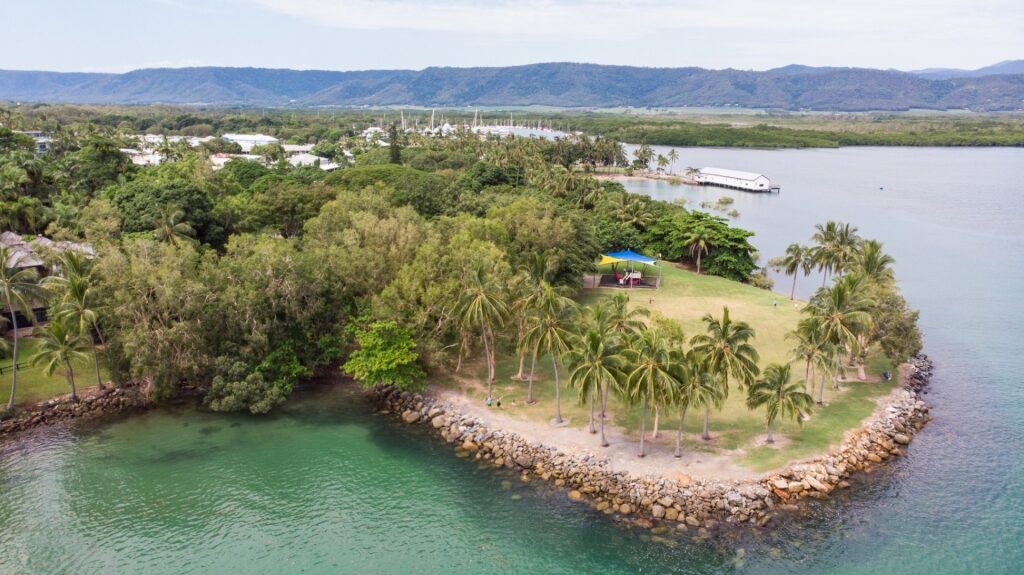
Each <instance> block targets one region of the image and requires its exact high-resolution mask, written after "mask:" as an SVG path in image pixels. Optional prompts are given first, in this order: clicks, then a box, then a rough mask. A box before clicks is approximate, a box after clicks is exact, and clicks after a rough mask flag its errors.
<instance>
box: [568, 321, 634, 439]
mask: <svg viewBox="0 0 1024 575" xmlns="http://www.w3.org/2000/svg"><path fill="white" fill-rule="evenodd" d="M575 343H576V345H575V346H574V347H573V348H572V349H570V350H569V352H568V353H567V354H566V358H567V359H568V363H569V369H570V372H569V381H570V385H572V386H573V387H574V388H576V389H577V390H578V391H579V393H580V403H581V404H582V403H583V402H584V401H586V400H587V399H589V401H590V432H591V433H596V430H595V429H594V395H595V394H597V395H598V396H599V398H600V403H601V406H602V408H603V407H604V405H605V404H606V403H607V401H608V392H609V391H610V389H609V388H610V387H612V386H613V385H614V386H615V387H618V386H619V383H620V382H621V381H622V380H623V377H624V376H623V371H622V368H623V365H624V362H625V358H624V357H623V355H622V354H621V351H620V349H619V345H618V343H619V338H618V337H617V336H615V335H613V334H609V333H608V332H606V331H603V330H601V329H600V328H598V327H596V326H594V325H591V326H589V327H588V328H587V329H586V330H585V331H584V332H583V333H582V334H581V335H580V337H579V339H578V340H577V341H576V342H575ZM600 419H601V446H602V447H608V440H606V439H605V436H604V418H603V417H602V418H600Z"/></svg>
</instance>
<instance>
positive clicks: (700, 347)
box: [690, 307, 759, 440]
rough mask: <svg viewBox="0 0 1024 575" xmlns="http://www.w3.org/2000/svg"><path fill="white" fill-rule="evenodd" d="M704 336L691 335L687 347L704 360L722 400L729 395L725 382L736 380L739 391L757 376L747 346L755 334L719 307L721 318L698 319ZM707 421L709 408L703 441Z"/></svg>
mask: <svg viewBox="0 0 1024 575" xmlns="http://www.w3.org/2000/svg"><path fill="white" fill-rule="evenodd" d="M702 321H703V322H704V325H705V329H706V333H703V334H698V335H695V336H693V338H692V339H691V340H690V345H692V346H693V351H694V352H695V353H698V354H700V355H702V356H703V357H704V361H706V362H707V369H708V371H710V372H711V373H712V374H714V376H715V377H716V378H717V379H718V381H719V384H720V385H721V386H722V396H723V398H725V397H728V395H729V380H730V379H732V380H734V381H736V382H737V383H738V384H739V385H740V388H741V389H742V388H743V387H744V386H745V385H748V384H749V383H750V382H752V381H753V380H754V378H755V377H756V376H757V374H758V373H759V369H758V367H757V362H758V360H759V356H758V353H757V350H756V349H754V346H753V345H751V343H750V342H751V341H752V340H753V339H754V337H755V332H754V329H753V328H752V327H750V325H749V324H748V323H747V322H745V321H736V322H734V321H733V320H732V318H731V317H730V315H729V308H728V307H723V308H722V318H721V319H716V318H715V317H714V316H713V315H711V314H710V313H709V314H705V315H704V317H703V318H702ZM710 419H711V409H710V406H705V410H704V435H703V437H704V439H705V440H709V439H711V435H710V433H709V430H708V424H709V421H710Z"/></svg>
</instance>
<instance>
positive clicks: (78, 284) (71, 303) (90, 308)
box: [43, 251, 104, 389]
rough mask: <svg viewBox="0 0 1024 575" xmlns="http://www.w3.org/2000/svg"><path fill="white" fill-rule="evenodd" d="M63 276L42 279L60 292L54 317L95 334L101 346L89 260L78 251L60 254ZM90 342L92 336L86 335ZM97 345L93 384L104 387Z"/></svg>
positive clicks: (55, 291)
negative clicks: (94, 382) (94, 381)
mask: <svg viewBox="0 0 1024 575" xmlns="http://www.w3.org/2000/svg"><path fill="white" fill-rule="evenodd" d="M60 270H61V274H62V275H56V276H50V277H48V278H45V279H44V280H43V285H44V286H46V287H50V286H51V285H52V286H54V287H53V288H52V291H53V292H54V293H58V294H60V301H58V302H57V304H56V305H55V306H54V309H53V312H54V316H55V317H58V318H60V319H62V320H64V321H65V322H66V323H67V324H68V325H69V326H71V327H74V328H77V329H78V331H79V333H82V334H90V333H95V334H96V337H97V338H98V339H99V343H100V345H103V343H104V342H103V334H102V333H101V332H100V327H99V311H100V309H101V308H100V307H99V306H98V305H96V304H95V303H93V300H94V299H95V297H94V295H95V290H93V287H92V277H91V273H90V270H89V267H88V260H87V259H86V258H84V257H83V256H82V255H81V254H78V253H77V252H73V251H66V252H64V253H63V254H62V255H61V257H60ZM89 339H90V341H91V340H92V338H91V337H90V338H89ZM96 347H97V346H96V345H93V346H92V359H93V365H94V367H95V368H96V387H98V388H99V389H103V378H102V376H101V375H100V360H99V356H98V354H97V353H96Z"/></svg>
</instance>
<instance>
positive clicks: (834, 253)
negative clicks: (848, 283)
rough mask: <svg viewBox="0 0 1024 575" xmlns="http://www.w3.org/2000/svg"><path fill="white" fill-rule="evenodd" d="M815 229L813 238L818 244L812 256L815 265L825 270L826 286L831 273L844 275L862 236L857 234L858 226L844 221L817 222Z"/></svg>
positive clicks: (823, 282) (824, 280) (823, 278)
mask: <svg viewBox="0 0 1024 575" xmlns="http://www.w3.org/2000/svg"><path fill="white" fill-rule="evenodd" d="M814 229H815V232H814V235H813V236H811V240H812V241H814V242H815V244H816V245H815V247H814V248H812V254H813V256H812V258H813V260H814V263H815V265H817V266H818V268H819V269H821V270H822V271H823V272H824V275H823V277H822V285H823V286H824V285H825V282H826V281H827V280H828V277H829V275H830V274H831V273H833V272H834V273H836V274H838V275H842V274H843V272H844V271H846V269H847V268H848V267H849V265H850V263H851V262H852V260H853V257H854V254H855V252H856V251H857V244H858V243H859V242H860V236H858V235H857V228H856V227H854V226H851V225H850V224H846V223H842V222H834V221H828V222H825V224H824V225H822V224H817V225H816V226H814Z"/></svg>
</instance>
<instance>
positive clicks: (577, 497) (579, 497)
mask: <svg viewBox="0 0 1024 575" xmlns="http://www.w3.org/2000/svg"><path fill="white" fill-rule="evenodd" d="M569 499H572V500H573V501H583V494H582V493H580V492H579V491H576V490H575V489H573V490H572V491H570V492H569Z"/></svg>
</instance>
